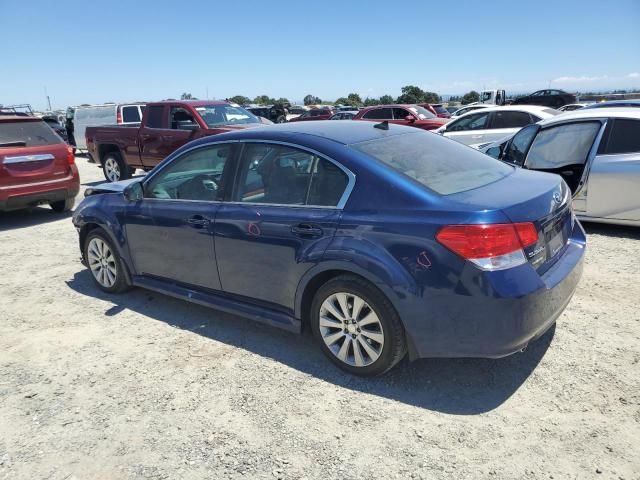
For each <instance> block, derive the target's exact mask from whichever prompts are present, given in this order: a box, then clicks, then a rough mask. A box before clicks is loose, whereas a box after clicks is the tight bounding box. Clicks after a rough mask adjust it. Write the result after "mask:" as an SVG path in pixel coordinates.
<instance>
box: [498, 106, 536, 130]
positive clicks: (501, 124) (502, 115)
mask: <svg viewBox="0 0 640 480" xmlns="http://www.w3.org/2000/svg"><path fill="white" fill-rule="evenodd" d="M530 123H531V116H530V115H529V114H528V113H527V112H510V111H508V110H505V111H502V112H493V120H492V122H491V128H520V127H524V126H525V125H529V124H530Z"/></svg>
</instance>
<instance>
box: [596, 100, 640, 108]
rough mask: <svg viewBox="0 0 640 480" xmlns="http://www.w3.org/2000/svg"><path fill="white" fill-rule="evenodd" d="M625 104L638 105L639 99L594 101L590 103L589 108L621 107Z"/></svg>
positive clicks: (639, 104) (639, 103)
mask: <svg viewBox="0 0 640 480" xmlns="http://www.w3.org/2000/svg"><path fill="white" fill-rule="evenodd" d="M625 105H629V106H634V107H635V106H639V107H640V100H608V101H606V102H594V103H592V104H591V105H590V108H609V107H623V106H625Z"/></svg>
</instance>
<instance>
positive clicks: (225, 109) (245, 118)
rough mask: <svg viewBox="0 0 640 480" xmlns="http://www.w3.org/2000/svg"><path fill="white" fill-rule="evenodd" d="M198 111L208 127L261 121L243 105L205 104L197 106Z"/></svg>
mask: <svg viewBox="0 0 640 480" xmlns="http://www.w3.org/2000/svg"><path fill="white" fill-rule="evenodd" d="M196 111H197V112H198V113H199V114H200V116H201V117H202V120H204V122H205V123H206V124H207V126H208V127H210V128H211V127H218V126H221V125H240V124H246V123H260V120H259V119H258V117H256V116H255V115H253V114H252V113H250V112H248V111H246V110H245V109H244V108H242V107H234V106H232V105H205V106H203V107H196Z"/></svg>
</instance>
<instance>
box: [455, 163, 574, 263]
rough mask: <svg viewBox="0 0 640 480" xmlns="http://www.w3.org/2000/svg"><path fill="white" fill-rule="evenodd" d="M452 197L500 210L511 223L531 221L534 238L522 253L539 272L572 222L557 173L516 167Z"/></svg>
mask: <svg viewBox="0 0 640 480" xmlns="http://www.w3.org/2000/svg"><path fill="white" fill-rule="evenodd" d="M452 197H455V200H456V201H457V202H462V203H465V204H472V205H477V206H478V207H483V208H484V209H492V210H493V209H495V210H501V211H502V212H503V213H504V214H505V215H506V217H507V218H508V219H509V220H511V221H512V222H514V223H517V222H532V223H533V224H534V226H535V228H536V231H537V232H538V242H537V243H536V244H535V245H532V246H530V247H527V248H526V249H525V250H524V253H525V256H526V257H527V260H528V261H529V263H531V265H532V266H533V267H534V268H535V269H536V270H537V271H538V272H539V273H540V274H542V273H544V272H545V271H546V270H547V269H549V268H550V267H551V266H552V265H553V264H554V263H555V262H556V260H557V259H558V258H559V257H560V255H561V254H562V252H563V251H564V250H565V248H566V246H567V242H568V240H569V237H570V235H571V231H572V230H573V225H574V222H575V218H574V216H573V212H572V209H571V192H570V190H569V187H567V184H566V183H565V182H564V180H562V178H561V177H560V176H558V175H552V174H546V173H541V172H532V171H527V170H522V169H520V168H517V169H516V170H515V171H514V173H513V174H512V175H509V176H507V177H505V178H503V179H501V180H498V181H497V182H494V183H491V184H489V185H485V186H483V187H480V188H476V189H474V190H469V191H466V192H461V193H458V194H455V195H452ZM453 199H454V198H452V200H453Z"/></svg>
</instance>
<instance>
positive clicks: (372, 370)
mask: <svg viewBox="0 0 640 480" xmlns="http://www.w3.org/2000/svg"><path fill="white" fill-rule="evenodd" d="M310 321H311V329H312V331H313V334H314V336H315V337H316V339H317V340H318V343H319V344H320V348H321V349H322V351H323V352H324V354H325V355H326V356H327V357H329V359H330V360H331V361H332V362H333V363H335V364H336V365H337V366H338V367H340V368H341V369H343V370H345V371H347V372H349V373H353V374H356V375H362V376H375V375H382V374H383V373H385V372H387V371H388V370H390V369H391V368H393V367H394V366H395V365H396V364H397V363H398V362H399V361H400V360H401V359H402V357H404V355H405V353H406V351H407V347H406V340H405V332H404V328H403V327H402V323H401V321H400V317H399V316H398V314H397V312H396V311H395V309H394V308H393V305H392V304H391V302H390V301H389V300H388V299H387V298H386V297H385V296H384V294H383V293H382V292H381V291H380V290H378V289H377V288H376V287H375V286H373V285H372V284H370V283H369V282H367V281H366V280H364V279H362V278H360V277H356V276H353V275H341V276H339V277H336V278H333V279H331V280H329V281H328V282H327V283H325V284H324V285H323V286H322V287H320V289H319V290H318V291H317V292H316V295H315V297H314V299H313V302H312V304H311V315H310Z"/></svg>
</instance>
